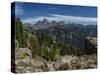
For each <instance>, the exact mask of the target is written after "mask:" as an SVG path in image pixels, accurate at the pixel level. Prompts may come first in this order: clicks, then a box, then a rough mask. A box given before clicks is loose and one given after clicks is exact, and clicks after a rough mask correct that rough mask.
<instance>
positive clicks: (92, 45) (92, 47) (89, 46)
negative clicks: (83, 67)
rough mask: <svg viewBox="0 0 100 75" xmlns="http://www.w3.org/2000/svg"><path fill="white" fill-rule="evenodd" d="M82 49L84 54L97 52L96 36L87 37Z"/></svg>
mask: <svg viewBox="0 0 100 75" xmlns="http://www.w3.org/2000/svg"><path fill="white" fill-rule="evenodd" d="M84 50H85V51H84V52H85V54H93V53H96V54H97V38H93V37H87V38H86V40H85V49H84Z"/></svg>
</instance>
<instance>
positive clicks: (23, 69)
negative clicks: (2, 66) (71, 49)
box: [15, 48, 97, 73]
mask: <svg viewBox="0 0 100 75" xmlns="http://www.w3.org/2000/svg"><path fill="white" fill-rule="evenodd" d="M96 67H97V58H96V55H95V54H94V55H88V56H87V55H84V56H81V57H79V56H61V57H60V58H59V59H58V60H56V61H53V62H49V61H46V60H45V59H43V58H41V57H39V56H36V57H34V58H32V54H31V50H30V49H28V48H16V50H15V72H16V73H27V72H44V71H57V70H74V69H88V68H96Z"/></svg>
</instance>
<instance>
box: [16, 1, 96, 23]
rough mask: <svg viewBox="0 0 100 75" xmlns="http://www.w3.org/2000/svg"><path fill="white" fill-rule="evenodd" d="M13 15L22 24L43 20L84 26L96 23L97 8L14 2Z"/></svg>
mask: <svg viewBox="0 0 100 75" xmlns="http://www.w3.org/2000/svg"><path fill="white" fill-rule="evenodd" d="M15 13H16V17H20V18H21V21H22V22H23V23H32V24H34V23H36V22H37V21H38V20H43V19H44V18H46V19H47V20H48V21H52V20H55V21H64V22H65V23H80V24H85V25H88V24H96V23H97V8H96V7H88V6H73V5H57V4H56V5H55V4H40V3H25V2H24V3H23V2H16V3H15Z"/></svg>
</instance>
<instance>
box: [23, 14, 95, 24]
mask: <svg viewBox="0 0 100 75" xmlns="http://www.w3.org/2000/svg"><path fill="white" fill-rule="evenodd" d="M44 18H46V19H47V20H48V21H52V20H55V21H64V22H65V23H80V24H96V23H97V19H96V18H90V17H80V16H67V15H58V14H51V15H50V16H37V17H33V18H27V19H23V20H22V22H23V23H32V24H34V23H35V22H37V21H39V20H43V19H44Z"/></svg>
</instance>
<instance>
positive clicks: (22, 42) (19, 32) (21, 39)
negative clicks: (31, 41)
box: [15, 18, 27, 48]
mask: <svg viewBox="0 0 100 75" xmlns="http://www.w3.org/2000/svg"><path fill="white" fill-rule="evenodd" d="M15 34H16V40H17V41H18V43H19V47H22V48H24V47H27V43H26V33H25V32H24V30H23V27H22V22H21V21H20V18H17V19H16V29H15Z"/></svg>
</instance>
